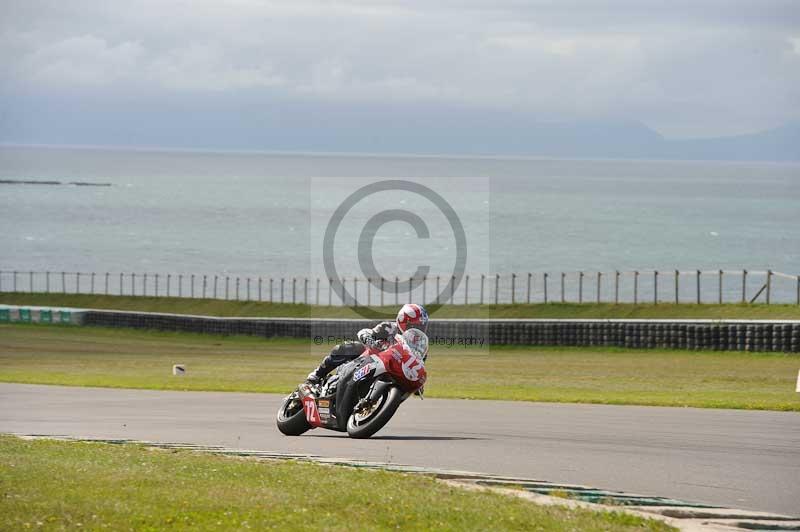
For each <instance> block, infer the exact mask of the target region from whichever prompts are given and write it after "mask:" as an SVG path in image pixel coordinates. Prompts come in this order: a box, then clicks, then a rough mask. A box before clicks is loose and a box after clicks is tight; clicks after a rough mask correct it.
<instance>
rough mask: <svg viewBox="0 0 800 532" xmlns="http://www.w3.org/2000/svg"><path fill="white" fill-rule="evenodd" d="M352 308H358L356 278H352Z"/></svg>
mask: <svg viewBox="0 0 800 532" xmlns="http://www.w3.org/2000/svg"><path fill="white" fill-rule="evenodd" d="M353 306H354V307H357V306H358V277H355V276H354V277H353Z"/></svg>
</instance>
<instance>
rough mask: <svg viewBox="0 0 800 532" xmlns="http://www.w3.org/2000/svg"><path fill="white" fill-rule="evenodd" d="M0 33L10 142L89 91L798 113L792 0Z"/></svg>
mask: <svg viewBox="0 0 800 532" xmlns="http://www.w3.org/2000/svg"><path fill="white" fill-rule="evenodd" d="M0 47H2V53H0V96H2V97H3V100H4V101H5V104H2V103H0V111H1V112H2V113H1V114H0V129H1V130H2V131H1V132H2V137H3V140H6V141H9V140H15V134H16V132H20V135H22V133H21V132H23V131H25V128H26V127H27V126H28V125H29V124H27V123H26V117H25V114H24V113H31V114H33V113H34V111H36V110H41V109H50V111H48V112H51V113H53V114H52V115H51V116H52V117H53V119H54V120H55V121H57V122H58V123H59V124H60V126H61V127H67V126H70V124H72V126H74V127H77V126H76V125H75V124H77V123H79V122H81V121H82V120H86V121H91V120H92V116H91V113H92V108H93V107H92V105H90V103H91V102H102V105H101V104H100V103H98V104H97V108H96V112H97V113H103V114H104V115H108V113H110V112H112V111H109V109H112V110H113V109H120V111H119V112H120V115H119V116H120V118H119V120H120V121H121V122H122V123H121V127H132V126H130V124H131V123H132V122H130V121H131V120H132V119H131V118H130V115H129V114H125V113H126V112H127V113H130V112H131V110H132V109H133V110H134V111H135V110H136V108H137V106H141V108H142V109H147V108H149V109H151V110H153V109H155V108H156V107H157V106H158V104H157V102H162V103H163V102H173V103H172V104H170V105H166V106H165V107H163V112H159V113H155V114H154V115H148V116H160V120H163V123H158V120H159V119H153V118H148V120H150V122H148V124H146V125H141V124H138V125H137V127H139V128H144V129H148V128H152V130H153V131H155V130H157V129H159V128H164V127H173V128H174V127H175V125H174V124H173V123H172V122H174V121H175V119H176V118H175V117H174V116H171V111H170V109H172V108H174V107H175V106H179V105H182V106H183V107H182V113H183V114H181V115H180V116H182V117H185V116H186V113H190V114H197V113H200V114H202V113H203V112H204V109H214V108H218V107H222V108H224V107H225V106H226V105H228V104H229V103H230V102H232V101H237V100H242V101H249V102H256V103H253V105H254V106H255V107H258V106H259V105H271V106H273V107H274V106H277V107H280V106H281V105H284V104H286V105H289V106H291V105H295V106H296V105H304V104H307V105H309V106H311V107H312V108H313V107H314V106H325V107H327V108H336V107H337V106H340V107H341V108H342V109H351V108H353V107H354V106H359V105H365V106H369V107H370V108H373V109H377V108H381V109H385V112H386V113H393V112H394V113H398V115H399V116H398V119H399V118H402V115H403V114H404V113H408V112H409V109H411V110H413V109H431V108H436V107H437V106H446V107H448V108H451V109H463V110H465V111H475V112H479V113H484V114H486V113H488V114H489V115H491V113H494V112H498V113H499V114H501V115H503V116H509V114H514V113H519V114H524V115H525V116H530V117H534V118H535V119H536V120H537V121H555V122H569V121H582V120H619V121H630V122H642V123H644V124H646V125H647V126H649V127H650V128H653V129H654V130H656V131H657V132H659V133H661V134H663V135H665V136H667V137H671V138H679V137H693V136H718V135H732V134H739V133H747V132H754V131H758V130H763V129H766V128H771V127H775V126H778V125H781V124H784V123H787V122H790V121H793V120H798V119H800V2H797V1H794V0H786V1H768V0H754V1H740V0H724V1H712V0H688V1H683V0H671V1H663V2H648V1H643V0H630V1H616V2H615V1H606V2H603V1H595V0H554V1H552V2H547V1H513V0H471V1H469V0H467V1H463V2H455V1H439V2H435V1H427V0H419V1H410V2H374V1H373V2H352V1H346V0H343V1H335V2H333V1H329V2H316V1H304V0H291V1H286V2H274V3H273V2H257V1H253V0H235V1H227V2H221V1H205V0H191V1H188V0H187V1H182V2H175V1H173V2H165V1H163V0H128V1H125V2H109V1H107V0H106V1H103V0H99V1H86V0H70V1H63V0H54V1H37V0H21V1H5V2H2V5H1V6H0ZM20 102H21V103H20ZM65 102H66V103H65ZM76 102H82V105H83V106H82V107H80V105H79V104H78V103H76ZM176 102H180V104H178V103H176ZM226 102H227V103H226ZM76 105H78V106H79V107H80V108H81V109H82V111H81V113H75V114H72V115H69V114H68V113H66V111H65V109H66V108H67V107H69V106H73V107H74V106H76ZM26 106H28V107H26ZM48 106H51V107H48ZM29 108H30V109H31V111H27V109H29ZM19 109H26V111H24V112H23V111H19ZM159 109H161V108H159ZM257 115H258V109H253V110H252V112H248V113H244V114H242V115H241V116H240V117H239V118H238V120H239V121H240V123H241V125H242V131H245V130H248V128H250V129H249V130H252V127H254V126H253V124H248V120H255V118H254V117H256V116H257ZM4 116H5V118H3V117H4ZM176 116H177V115H176ZM344 116H346V113H345V114H344ZM39 119H40V120H41V119H42V118H41V117H39ZM31 120H33V119H31ZM153 121H155V122H153ZM73 122H74V124H73ZM65 124H67V126H65ZM187 127H191V125H188V126H187ZM226 128H228V129H227V131H228V133H229V134H233V135H234V136H235V135H236V134H237V131H239V130H238V129H237V125H236V123H232V124H228V125H226ZM67 130H69V129H67ZM67 130H65V131H67ZM242 134H243V135H244V134H245V133H242ZM25 138H27V137H25V135H22V139H23V140H24V139H25ZM145 138H151V139H152V140H151V143H158V142H159V137H158V135H156V134H155V133H153V135H152V137H147V136H146V135H145ZM82 140H84V139H83V137H82ZM90 140H91V139H90ZM102 140H103V139H100V138H99V139H97V142H96V143H97V144H102V143H103V142H102ZM264 147H265V148H267V149H268V148H269V146H264Z"/></svg>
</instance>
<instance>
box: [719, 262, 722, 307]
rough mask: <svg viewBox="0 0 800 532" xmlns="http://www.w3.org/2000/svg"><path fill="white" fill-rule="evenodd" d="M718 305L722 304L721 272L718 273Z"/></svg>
mask: <svg viewBox="0 0 800 532" xmlns="http://www.w3.org/2000/svg"><path fill="white" fill-rule="evenodd" d="M719 304H720V305H721V304H722V270H720V271H719Z"/></svg>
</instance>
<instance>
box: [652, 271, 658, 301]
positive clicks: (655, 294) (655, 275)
mask: <svg viewBox="0 0 800 532" xmlns="http://www.w3.org/2000/svg"><path fill="white" fill-rule="evenodd" d="M653 305H658V270H653Z"/></svg>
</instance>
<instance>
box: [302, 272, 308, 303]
mask: <svg viewBox="0 0 800 532" xmlns="http://www.w3.org/2000/svg"><path fill="white" fill-rule="evenodd" d="M303 303H305V304H306V305H308V277H303Z"/></svg>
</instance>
